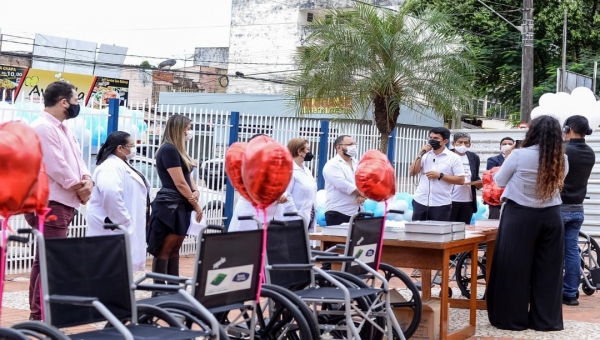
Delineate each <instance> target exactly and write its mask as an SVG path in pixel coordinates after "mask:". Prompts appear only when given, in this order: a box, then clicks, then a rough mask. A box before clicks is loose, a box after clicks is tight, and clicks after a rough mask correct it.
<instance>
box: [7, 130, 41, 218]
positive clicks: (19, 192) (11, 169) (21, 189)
mask: <svg viewBox="0 0 600 340" xmlns="http://www.w3.org/2000/svg"><path fill="white" fill-rule="evenodd" d="M41 163H42V147H41V146H40V140H39V138H38V136H37V135H36V134H35V131H33V129H32V128H30V127H29V126H27V125H25V124H24V123H21V122H7V123H4V124H0V187H1V189H0V215H2V216H5V217H6V216H8V215H12V214H14V213H15V212H16V211H18V210H19V209H20V208H21V206H22V205H23V203H24V202H25V200H26V199H27V197H29V195H30V194H31V191H32V189H33V186H34V185H35V183H36V181H37V179H38V175H39V172H40V166H41Z"/></svg>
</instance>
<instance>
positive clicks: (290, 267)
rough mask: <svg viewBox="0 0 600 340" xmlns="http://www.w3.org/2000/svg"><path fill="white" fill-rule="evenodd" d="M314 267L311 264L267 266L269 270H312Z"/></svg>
mask: <svg viewBox="0 0 600 340" xmlns="http://www.w3.org/2000/svg"><path fill="white" fill-rule="evenodd" d="M313 268H314V265H312V264H310V263H309V264H272V265H270V266H267V269H270V270H312V269H313Z"/></svg>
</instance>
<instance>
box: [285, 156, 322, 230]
mask: <svg viewBox="0 0 600 340" xmlns="http://www.w3.org/2000/svg"><path fill="white" fill-rule="evenodd" d="M286 192H287V198H288V200H289V201H291V202H292V204H293V205H294V207H296V209H297V210H298V215H300V217H302V220H304V225H305V226H306V227H307V229H309V230H311V231H312V228H314V223H315V221H313V223H312V225H308V224H309V223H310V217H311V212H312V209H313V207H314V205H315V200H316V198H317V182H316V180H315V178H314V177H313V175H312V172H311V171H310V169H309V168H308V167H306V166H304V169H303V168H301V167H300V166H299V165H298V164H296V162H294V172H293V173H292V180H291V181H290V184H289V185H288V187H287V190H286Z"/></svg>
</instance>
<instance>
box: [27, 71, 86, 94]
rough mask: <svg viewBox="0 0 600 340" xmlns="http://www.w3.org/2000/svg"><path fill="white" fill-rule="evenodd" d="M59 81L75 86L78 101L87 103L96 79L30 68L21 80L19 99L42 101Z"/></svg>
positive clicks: (82, 75) (83, 75)
mask: <svg viewBox="0 0 600 340" xmlns="http://www.w3.org/2000/svg"><path fill="white" fill-rule="evenodd" d="M59 80H60V81H65V82H67V83H69V84H72V85H73V86H75V89H76V91H77V99H78V100H81V101H86V102H87V96H88V94H89V93H90V92H91V90H92V86H93V85H94V82H95V80H96V77H95V76H90V75H85V74H77V73H67V72H56V71H48V70H39V69H35V68H30V69H29V70H28V71H27V75H26V76H24V77H22V78H21V84H20V87H19V89H18V90H17V91H18V94H17V99H19V100H20V99H21V98H24V99H25V100H34V101H38V100H41V98H42V97H43V96H44V90H45V89H46V87H48V85H50V84H52V83H53V82H55V81H59Z"/></svg>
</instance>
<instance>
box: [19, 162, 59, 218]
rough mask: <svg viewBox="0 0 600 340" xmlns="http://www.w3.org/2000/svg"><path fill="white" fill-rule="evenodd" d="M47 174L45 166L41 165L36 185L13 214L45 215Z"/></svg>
mask: <svg viewBox="0 0 600 340" xmlns="http://www.w3.org/2000/svg"><path fill="white" fill-rule="evenodd" d="M49 194H50V192H49V190H48V174H47V173H46V166H45V165H44V163H42V166H41V167H40V173H39V174H38V179H37V183H36V184H35V185H34V187H33V190H32V192H31V195H29V197H28V198H27V199H26V200H25V203H23V205H22V206H21V208H20V209H19V211H18V212H16V213H15V214H25V213H30V212H35V213H37V214H38V215H42V214H44V213H45V209H44V208H47V207H48V195H49Z"/></svg>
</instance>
